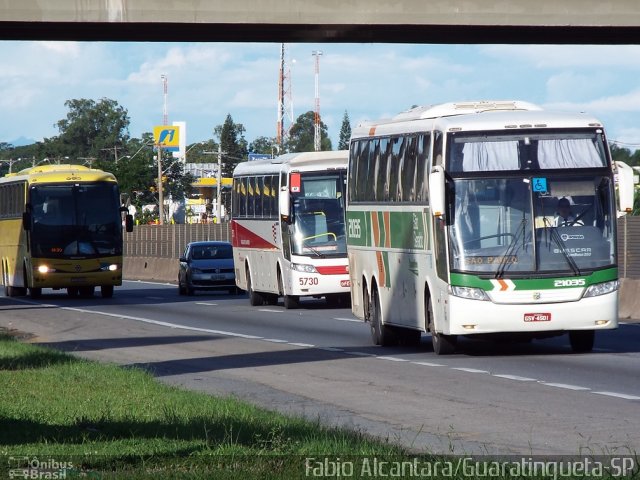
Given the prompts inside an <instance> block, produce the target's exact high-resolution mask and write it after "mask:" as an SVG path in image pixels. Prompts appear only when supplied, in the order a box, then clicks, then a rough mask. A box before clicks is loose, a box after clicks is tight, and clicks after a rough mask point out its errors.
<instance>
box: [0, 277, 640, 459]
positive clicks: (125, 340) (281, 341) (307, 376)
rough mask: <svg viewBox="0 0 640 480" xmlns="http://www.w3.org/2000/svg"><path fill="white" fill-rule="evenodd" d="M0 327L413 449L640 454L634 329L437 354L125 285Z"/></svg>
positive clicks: (360, 331)
mask: <svg viewBox="0 0 640 480" xmlns="http://www.w3.org/2000/svg"><path fill="white" fill-rule="evenodd" d="M0 327H6V328H11V329H16V330H19V331H22V332H27V333H30V334H32V335H33V336H32V337H31V338H30V341H32V342H34V343H40V344H45V345H51V346H55V347H57V348H61V349H64V350H67V351H72V352H75V353H77V354H78V355H81V356H83V357H86V358H91V359H97V360H101V361H109V362H116V363H118V364H122V365H134V366H139V367H142V368H146V369H149V370H151V371H153V372H154V373H155V374H156V375H157V376H158V377H159V378H160V379H161V380H163V381H166V382H168V383H172V384H177V385H181V386H184V387H186V388H192V389H197V390H201V391H205V392H210V393H214V394H221V395H235V396H237V397H240V398H243V399H246V400H249V401H251V402H254V403H257V404H259V405H262V406H265V407H267V408H270V409H276V410H279V411H282V412H285V413H289V414H296V415H304V416H306V417H308V418H311V419H314V420H316V419H319V420H320V421H322V422H323V423H325V424H328V425H339V426H344V427H348V428H353V429H356V430H359V431H363V432H367V433H370V434H373V435H377V436H380V437H382V438H385V439H389V440H390V441H393V442H398V443H401V444H403V445H405V446H408V447H410V448H412V449H414V450H419V451H425V450H428V451H431V452H439V453H451V452H453V453H475V454H483V453H488V454H500V455H506V454H520V455H530V454H545V455H548V454H569V455H571V454H578V453H580V454H584V453H590V454H603V453H608V454H611V453H620V454H623V453H630V452H632V453H633V452H640V324H633V323H625V324H622V325H621V326H620V328H619V329H618V330H615V331H609V332H601V333H599V334H598V335H597V336H596V348H595V349H594V351H593V352H592V353H589V354H574V353H572V352H571V349H570V347H569V344H568V338H567V337H566V336H563V337H557V338H553V339H547V340H539V341H537V340H536V341H533V342H531V343H528V344H524V343H507V342H488V341H474V340H468V339H461V340H460V342H459V349H458V352H457V353H456V354H454V355H451V356H436V355H435V354H434V353H433V351H432V349H431V341H430V338H429V337H428V336H427V335H424V336H423V338H422V344H421V345H420V347H418V348H408V347H394V348H382V347H374V346H372V345H371V342H370V335H369V328H368V325H366V324H364V323H362V322H360V321H358V320H356V319H355V318H354V317H353V316H352V315H351V311H350V310H349V309H333V308H328V307H326V306H325V304H324V302H323V301H315V300H311V301H309V302H307V303H303V308H301V309H299V310H285V309H284V308H283V307H282V306H265V307H251V306H250V305H249V302H248V299H247V298H246V297H244V296H239V297H236V296H228V295H226V294H217V293H212V294H209V293H206V294H205V293H198V294H196V296H193V297H182V296H179V295H178V293H177V287H176V286H175V285H166V284H153V283H144V282H130V281H127V282H125V284H124V285H123V286H122V287H120V288H117V289H116V293H115V296H114V298H112V299H102V298H100V297H99V296H98V295H96V297H94V298H91V299H80V298H75V299H74V298H68V297H67V296H66V295H65V294H63V293H58V292H54V291H51V290H45V291H44V293H43V296H42V298H40V299H38V300H37V301H34V300H30V299H28V298H6V297H0Z"/></svg>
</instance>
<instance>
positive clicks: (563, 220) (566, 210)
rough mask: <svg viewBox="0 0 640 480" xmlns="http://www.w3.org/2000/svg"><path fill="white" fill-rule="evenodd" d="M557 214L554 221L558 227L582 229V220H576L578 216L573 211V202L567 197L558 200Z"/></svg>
mask: <svg viewBox="0 0 640 480" xmlns="http://www.w3.org/2000/svg"><path fill="white" fill-rule="evenodd" d="M556 212H557V216H556V218H555V220H554V225H555V226H556V227H581V226H583V225H584V223H583V222H582V220H580V219H576V216H575V215H574V214H573V212H572V211H571V202H570V201H569V199H568V198H566V197H562V198H561V199H560V200H558V206H557V207H556Z"/></svg>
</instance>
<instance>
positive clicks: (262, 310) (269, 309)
mask: <svg viewBox="0 0 640 480" xmlns="http://www.w3.org/2000/svg"><path fill="white" fill-rule="evenodd" d="M258 311H259V312H269V313H282V312H283V310H274V309H273V308H259V309H258Z"/></svg>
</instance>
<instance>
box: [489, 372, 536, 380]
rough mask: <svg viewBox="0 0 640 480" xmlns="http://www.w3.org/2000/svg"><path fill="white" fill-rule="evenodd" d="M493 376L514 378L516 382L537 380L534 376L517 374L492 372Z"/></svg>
mask: <svg viewBox="0 0 640 480" xmlns="http://www.w3.org/2000/svg"><path fill="white" fill-rule="evenodd" d="M492 376H493V377H498V378H506V379H507V380H516V381H518V382H537V380H536V379H535V378H529V377H521V376H519V375H507V374H497V373H494V374H492Z"/></svg>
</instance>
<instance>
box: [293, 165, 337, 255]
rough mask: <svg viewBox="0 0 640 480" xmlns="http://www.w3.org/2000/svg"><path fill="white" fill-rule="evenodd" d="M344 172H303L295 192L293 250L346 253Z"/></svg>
mask: <svg viewBox="0 0 640 480" xmlns="http://www.w3.org/2000/svg"><path fill="white" fill-rule="evenodd" d="M344 182H345V173H344V172H336V173H332V174H331V173H329V174H318V173H303V174H302V175H301V186H300V187H301V188H300V193H298V194H294V195H293V222H292V229H293V237H292V239H293V241H292V245H291V253H292V254H294V255H306V256H319V257H325V256H345V255H346V253H347V241H346V236H345V228H344V190H345V186H344Z"/></svg>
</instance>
